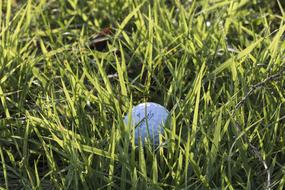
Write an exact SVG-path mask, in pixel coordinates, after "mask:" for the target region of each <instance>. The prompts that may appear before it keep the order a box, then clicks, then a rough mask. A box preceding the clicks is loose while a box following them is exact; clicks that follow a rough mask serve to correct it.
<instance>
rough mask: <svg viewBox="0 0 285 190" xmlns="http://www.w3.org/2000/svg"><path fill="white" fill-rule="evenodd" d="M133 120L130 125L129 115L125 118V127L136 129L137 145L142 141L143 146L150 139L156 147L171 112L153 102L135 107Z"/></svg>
mask: <svg viewBox="0 0 285 190" xmlns="http://www.w3.org/2000/svg"><path fill="white" fill-rule="evenodd" d="M131 114H132V115H131V120H132V122H131V123H129V121H128V119H129V114H128V115H126V116H125V117H124V123H125V125H129V124H130V125H131V127H135V144H136V145H138V144H139V140H140V139H141V142H142V144H143V145H144V144H145V141H146V140H147V139H148V140H149V141H150V142H151V143H153V144H154V145H158V144H159V134H163V132H164V129H163V127H164V125H165V124H166V121H167V118H168V116H169V111H168V110H167V109H166V108H165V107H163V106H161V105H159V104H157V103H153V102H146V103H141V104H139V105H137V106H135V107H133V109H132V112H131Z"/></svg>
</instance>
